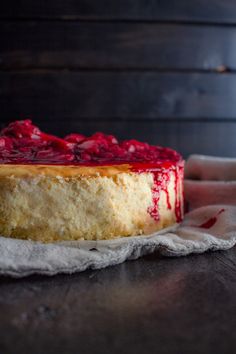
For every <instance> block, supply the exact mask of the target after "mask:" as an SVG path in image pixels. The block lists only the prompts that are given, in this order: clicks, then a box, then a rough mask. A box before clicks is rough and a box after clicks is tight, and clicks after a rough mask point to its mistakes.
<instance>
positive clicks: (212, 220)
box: [198, 209, 225, 229]
mask: <svg viewBox="0 0 236 354" xmlns="http://www.w3.org/2000/svg"><path fill="white" fill-rule="evenodd" d="M224 211H225V209H221V210H220V211H219V212H218V213H217V214H216V215H215V216H213V217H211V218H210V219H208V220H207V221H205V222H204V223H203V224H201V225H199V226H198V227H201V228H203V229H210V228H211V227H212V226H214V225H215V223H216V222H217V216H219V215H220V214H221V213H223V212H224Z"/></svg>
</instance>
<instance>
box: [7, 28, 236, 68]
mask: <svg viewBox="0 0 236 354" xmlns="http://www.w3.org/2000/svg"><path fill="white" fill-rule="evenodd" d="M235 42H236V27H213V26H194V25H191V26H189V25H175V24H156V23H149V24H147V23H146V24H142V23H115V22H114V23H111V22H109V23H90V22H82V23H81V22H63V23H61V22H33V21H31V22H2V23H0V69H12V68H21V69H25V68H94V69H95V68H97V69H104V68H106V69H132V70H134V69H135V68H136V69H159V70H163V69H165V70H167V69H172V70H216V71H217V70H221V71H222V70H235V69H236V47H235V45H234V44H235Z"/></svg>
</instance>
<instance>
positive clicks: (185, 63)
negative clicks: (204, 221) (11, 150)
mask: <svg viewBox="0 0 236 354" xmlns="http://www.w3.org/2000/svg"><path fill="white" fill-rule="evenodd" d="M235 73H236V2H234V1H232V0H209V1H207V2H206V1H205V0H191V1H189V0H181V1H175V0H172V1H167V0H159V1H156V0H120V1H118V0H113V1H110V0H99V1H98V0H67V1H62V0H51V1H49V0H41V1H33V0H18V1H16V0H15V1H13V0H8V1H7V2H4V3H3V2H1V4H0V109H1V118H0V125H1V126H3V125H4V124H6V123H8V122H9V121H11V120H14V119H18V118H25V117H27V118H32V119H33V121H34V122H35V123H36V124H39V125H40V126H41V128H42V129H47V130H48V131H50V132H51V133H57V134H60V135H63V134H67V133H68V132H70V131H72V130H77V131H80V132H81V133H84V134H90V133H92V132H94V131H95V130H101V131H104V132H107V133H114V134H116V135H118V136H119V137H120V138H131V137H133V138H137V139H142V140H146V141H149V142H151V143H155V144H162V145H168V146H171V147H173V148H176V149H178V150H179V151H181V152H182V153H183V155H184V156H187V155H188V154H190V153H205V154H213V155H222V156H235V152H236V138H235V137H236V95H235V93H236V75H235Z"/></svg>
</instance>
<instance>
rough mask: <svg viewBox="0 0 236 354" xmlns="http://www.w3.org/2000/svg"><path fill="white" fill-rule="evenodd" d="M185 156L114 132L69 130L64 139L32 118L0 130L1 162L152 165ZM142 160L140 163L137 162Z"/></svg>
mask: <svg viewBox="0 0 236 354" xmlns="http://www.w3.org/2000/svg"><path fill="white" fill-rule="evenodd" d="M180 160H182V158H181V156H180V155H179V154H178V153H177V152H176V151H174V150H172V149H168V148H162V147H160V146H152V145H149V144H147V143H142V142H139V141H137V140H125V141H121V142H118V141H117V139H116V138H115V137H114V136H112V135H105V134H103V133H95V134H93V135H92V136H90V137H85V136H84V135H81V134H70V135H67V136H66V137H65V138H64V139H61V138H58V137H56V136H54V135H49V134H45V133H43V132H41V131H40V129H39V128H38V127H36V126H34V125H33V124H32V122H31V121H30V120H23V121H16V122H13V123H11V124H9V125H8V127H6V128H5V129H3V130H2V131H1V132H0V163H17V164H23V163H24V164H25V163H34V164H60V165H62V164H65V165H68V164H70V165H71V164H72V165H104V164H121V163H137V168H138V169H139V168H140V169H144V168H145V166H144V163H145V164H146V167H147V168H148V169H149V168H152V167H154V168H155V167H156V166H157V165H160V164H163V163H166V164H168V163H171V162H172V163H173V162H177V161H180ZM139 163H140V166H139V165H138V164H139Z"/></svg>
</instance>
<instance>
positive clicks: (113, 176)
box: [0, 120, 184, 242]
mask: <svg viewBox="0 0 236 354" xmlns="http://www.w3.org/2000/svg"><path fill="white" fill-rule="evenodd" d="M183 168H184V161H183V159H182V157H181V156H180V155H179V154H178V153H177V152H176V151H174V150H172V149H169V148H163V147H160V146H152V145H149V144H147V143H142V142H139V141H137V140H126V141H122V142H118V141H117V139H116V138H115V137H114V136H112V135H105V134H103V133H95V134H93V135H92V136H90V137H85V136H83V135H81V134H70V135H67V136H66V137H65V138H64V139H62V138H59V137H56V136H53V135H49V134H45V133H43V132H41V131H40V129H39V128H37V127H36V126H34V125H33V124H32V122H31V121H30V120H23V121H16V122H13V123H11V124H9V126H7V127H6V128H4V129H2V131H1V133H0V235H2V236H5V237H14V238H21V239H31V240H35V241H42V242H53V241H65V240H81V239H83V240H104V239H113V238H116V237H124V236H127V237H128V236H134V235H145V234H150V233H153V232H155V231H158V230H161V229H163V228H165V227H168V226H170V225H173V224H175V223H178V222H180V221H181V220H182V217H183Z"/></svg>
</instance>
